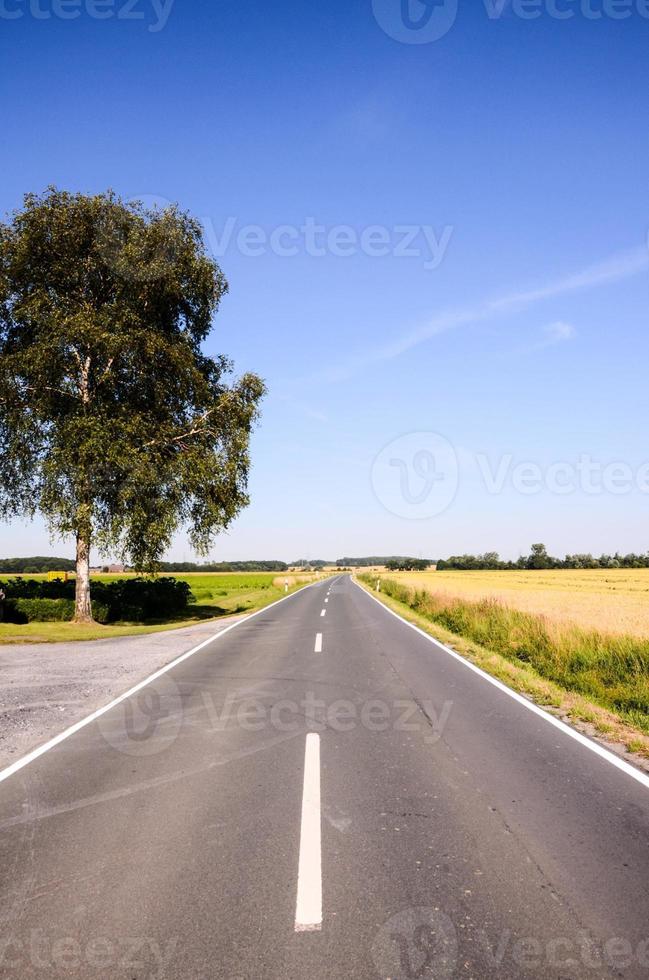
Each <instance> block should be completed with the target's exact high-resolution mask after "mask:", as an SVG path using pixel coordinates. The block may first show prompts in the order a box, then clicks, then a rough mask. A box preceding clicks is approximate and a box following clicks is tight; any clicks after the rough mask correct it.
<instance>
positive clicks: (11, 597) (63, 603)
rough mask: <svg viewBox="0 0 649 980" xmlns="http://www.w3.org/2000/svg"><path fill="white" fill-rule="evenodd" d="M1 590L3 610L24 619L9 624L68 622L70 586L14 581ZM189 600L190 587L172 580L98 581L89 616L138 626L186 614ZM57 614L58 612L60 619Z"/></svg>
mask: <svg viewBox="0 0 649 980" xmlns="http://www.w3.org/2000/svg"><path fill="white" fill-rule="evenodd" d="M3 588H4V591H5V593H6V595H7V599H8V601H7V610H10V609H13V610H16V612H17V614H19V615H25V616H26V617H27V618H26V619H18V620H12V621H16V622H32V621H34V620H40V621H42V622H47V621H54V620H58V621H62V620H66V619H72V616H73V614H74V592H75V587H74V582H63V581H60V580H57V581H55V582H41V581H37V580H35V579H19V578H18V579H10V580H9V581H7V582H5V583H3ZM192 598H193V597H192V591H191V586H190V585H189V584H188V583H187V582H182V581H178V580H176V579H173V578H155V579H150V578H149V579H141V578H129V579H118V580H117V581H113V582H101V581H100V582H94V584H93V603H92V612H93V617H94V618H95V620H96V621H97V622H98V623H109V622H111V623H112V622H117V621H120V620H125V621H127V622H135V623H139V622H146V621H147V620H156V619H173V618H174V617H178V616H180V615H181V614H183V613H185V612H186V610H187V607H188V605H189V602H190V600H191V599H192ZM70 604H71V605H70ZM51 610H56V611H57V612H56V614H54V613H51V614H50V613H49V611H51ZM64 610H68V611H69V615H63V611H64ZM58 611H60V612H61V614H60V615H59V612H58ZM41 613H42V614H43V615H41ZM5 618H7V619H8V617H5Z"/></svg>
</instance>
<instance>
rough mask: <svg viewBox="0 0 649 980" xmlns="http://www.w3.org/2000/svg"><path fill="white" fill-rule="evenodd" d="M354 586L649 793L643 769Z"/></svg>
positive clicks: (647, 781) (369, 593) (360, 587)
mask: <svg viewBox="0 0 649 980" xmlns="http://www.w3.org/2000/svg"><path fill="white" fill-rule="evenodd" d="M352 581H354V580H352ZM354 585H357V586H358V588H359V589H360V590H361V592H364V593H365V595H366V596H368V598H370V599H373V600H374V602H376V603H378V605H379V606H380V607H381V609H385V611H386V612H387V613H390V615H391V616H394V617H395V618H396V619H398V620H400V621H401V622H402V623H404V624H405V625H406V626H408V627H410V629H411V630H414V631H415V633H419V635H420V636H423V637H424V639H425V640H428V641H429V642H430V643H433V644H434V645H435V646H437V647H439V649H440V650H443V651H444V653H447V654H448V655H449V657H453V659H454V660H457V661H459V663H461V664H464V666H465V667H468V669H469V670H472V671H473V673H474V674H478V676H479V677H482V679H483V680H485V681H488V682H489V684H493V686H494V687H497V688H498V690H499V691H502V692H503V693H504V694H507V695H508V696H509V697H510V698H512V699H513V700H514V701H518V703H519V704H522V705H523V707H524V708H527V710H528V711H531V712H532V713H533V714H535V715H538V716H539V718H543V719H544V721H547V722H548V724H550V725H553V726H554V728H558V729H559V731H560V732H563V734H564V735H568V736H569V737H570V738H572V739H574V740H575V742H579V744H580V745H583V746H584V747H585V748H587V749H590V751H591V752H594V753H595V755H598V756H599V757H600V758H601V759H604V760H605V761H606V762H610V764H611V765H612V766H615V768H616V769H619V770H620V771H621V772H623V773H626V775H627V776H631V778H632V779H635V780H636V782H638V783H640V784H641V785H642V786H644V787H645V789H649V775H647V773H644V772H642V771H641V770H640V769H636V768H635V766H632V765H631V764H630V763H629V762H627V761H626V760H625V759H620V757H619V756H617V755H614V754H613V752H609V750H608V749H605V748H604V746H603V745H600V744H599V743H598V742H593V741H592V740H591V739H590V738H587V737H586V735H582V734H581V732H578V731H577V729H576V728H571V727H570V725H566V723H565V722H564V721H560V720H559V718H555V717H554V715H551V714H548V712H547V711H544V710H543V708H540V707H539V706H538V704H534V702H533V701H528V700H527V698H525V697H523V695H522V694H519V693H518V692H517V691H514V690H512V688H511V687H507V685H506V684H503V683H502V681H499V680H497V679H496V678H495V677H492V676H491V674H488V673H487V672H486V671H484V670H482V668H481V667H477V666H476V665H475V664H472V663H471V661H470V660H465V658H464V657H463V656H461V654H459V653H456V652H455V650H451V649H450V647H447V646H444V644H443V643H441V642H440V641H439V640H436V639H435V638H434V637H433V636H431V635H430V634H429V633H426V632H425V631H424V630H422V629H420V628H419V627H418V626H415V624H414V623H409V622H408V620H407V619H404V618H403V616H400V615H399V613H397V612H395V611H394V610H393V609H390V607H389V606H386V605H384V604H383V603H382V602H381V600H380V599H377V598H376V597H375V596H373V595H372V593H371V592H368V591H367V590H366V589H364V588H363V586H362V585H359V583H358V582H356V581H354Z"/></svg>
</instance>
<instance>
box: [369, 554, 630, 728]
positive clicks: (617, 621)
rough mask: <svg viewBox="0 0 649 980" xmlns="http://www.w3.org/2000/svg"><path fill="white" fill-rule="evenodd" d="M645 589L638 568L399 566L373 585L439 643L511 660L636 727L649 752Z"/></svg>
mask: <svg viewBox="0 0 649 980" xmlns="http://www.w3.org/2000/svg"><path fill="white" fill-rule="evenodd" d="M510 577H511V581H509V578H510ZM361 578H362V579H363V580H364V581H365V584H367V585H370V586H371V585H373V584H374V583H375V577H374V576H370V575H366V576H361ZM438 583H439V584H438ZM647 587H649V570H644V569H639V570H637V571H625V570H617V569H616V570H615V571H613V572H610V571H603V570H593V571H590V570H588V571H586V570H584V571H576V572H570V571H565V572H564V571H556V572H520V573H518V572H426V573H415V572H403V573H396V574H393V573H388V574H386V575H384V576H382V584H381V590H382V594H383V596H384V597H388V598H389V599H390V600H392V601H396V602H397V603H398V604H400V605H402V606H404V607H406V608H407V609H409V610H412V611H413V612H414V613H416V614H417V615H418V616H420V617H422V618H423V619H424V620H426V621H428V622H429V623H430V624H434V627H431V631H432V632H433V633H434V634H435V633H436V631H437V630H438V629H441V630H442V631H443V634H444V635H443V636H442V637H440V638H442V639H443V640H444V641H445V642H453V641H454V638H462V639H463V640H464V641H468V642H469V645H470V646H469V649H470V650H472V653H475V652H476V651H475V650H474V649H472V648H473V646H474V645H475V646H476V648H477V650H478V653H479V656H480V657H481V658H482V660H484V659H485V657H488V656H489V655H496V657H498V658H501V659H503V660H506V661H510V662H511V663H512V664H516V665H519V667H521V668H523V669H524V671H527V675H526V676H527V681H526V682H529V681H530V678H532V676H533V677H535V678H542V679H543V680H544V681H549V682H551V684H553V685H554V686H555V687H556V689H557V690H562V691H564V692H572V693H573V694H574V695H577V696H579V697H581V698H582V699H584V698H585V699H588V700H589V701H590V702H592V704H594V705H596V706H599V707H600V708H603V709H604V710H605V711H607V712H609V715H610V716H611V717H614V718H616V719H618V720H621V721H622V722H624V723H625V724H627V725H630V726H633V728H634V729H635V730H637V731H638V732H640V733H643V745H644V744H645V740H646V746H647V747H648V748H649V739H647V738H646V737H647V736H649V639H648V637H647V609H646V606H647V604H648V602H649V600H648V598H647V595H646V589H647ZM618 603H619V604H620V605H622V607H623V608H622V611H620V610H619V609H618V608H617V605H618ZM622 623H624V624H625V625H626V626H627V629H626V631H624V630H623V629H622V628H621V624H622ZM613 625H614V626H615V627H616V628H613ZM501 666H502V665H501ZM487 669H488V668H487ZM582 708H583V705H582ZM594 717H595V716H594ZM600 721H601V718H600ZM605 722H606V724H608V719H606V720H605Z"/></svg>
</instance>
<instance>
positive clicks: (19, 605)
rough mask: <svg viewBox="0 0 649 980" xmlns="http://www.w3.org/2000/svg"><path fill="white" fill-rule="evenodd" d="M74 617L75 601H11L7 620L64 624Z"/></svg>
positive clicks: (12, 621)
mask: <svg viewBox="0 0 649 980" xmlns="http://www.w3.org/2000/svg"><path fill="white" fill-rule="evenodd" d="M73 616H74V599H11V600H9V602H8V603H7V609H6V612H5V617H4V618H5V620H6V621H7V622H11V623H33V622H38V623H63V622H66V621H67V620H70V619H72V617H73Z"/></svg>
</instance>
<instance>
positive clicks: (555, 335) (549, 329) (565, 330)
mask: <svg viewBox="0 0 649 980" xmlns="http://www.w3.org/2000/svg"><path fill="white" fill-rule="evenodd" d="M543 333H544V334H545V338H544V339H543V340H542V341H541V344H542V345H543V346H544V347H554V346H555V344H564V343H565V342H566V341H567V340H572V339H573V337H575V336H576V335H577V331H576V330H575V328H574V326H573V325H572V323H566V322H565V320H556V321H555V322H554V323H548V325H547V326H546V327H544V328H543Z"/></svg>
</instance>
